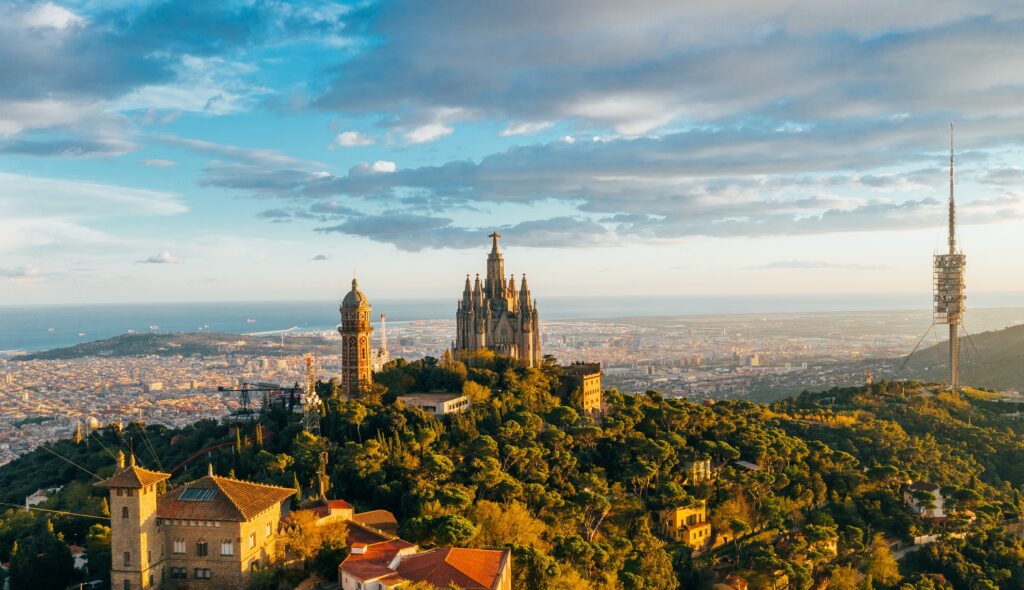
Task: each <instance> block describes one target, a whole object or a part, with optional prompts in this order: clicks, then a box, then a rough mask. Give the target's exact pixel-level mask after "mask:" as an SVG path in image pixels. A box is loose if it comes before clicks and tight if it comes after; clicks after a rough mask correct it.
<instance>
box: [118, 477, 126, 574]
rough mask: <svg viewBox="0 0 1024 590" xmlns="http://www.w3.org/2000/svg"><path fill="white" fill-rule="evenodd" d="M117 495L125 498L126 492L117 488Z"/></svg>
mask: <svg viewBox="0 0 1024 590" xmlns="http://www.w3.org/2000/svg"><path fill="white" fill-rule="evenodd" d="M117 495H118V496H123V495H124V490H122V489H121V488H117ZM127 583H128V582H125V584H127Z"/></svg>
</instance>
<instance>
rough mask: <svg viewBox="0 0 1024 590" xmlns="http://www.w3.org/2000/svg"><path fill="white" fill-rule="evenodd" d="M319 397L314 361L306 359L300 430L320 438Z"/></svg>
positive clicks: (309, 357) (310, 357)
mask: <svg viewBox="0 0 1024 590" xmlns="http://www.w3.org/2000/svg"><path fill="white" fill-rule="evenodd" d="M320 405H321V402H320V396H319V395H317V394H316V361H315V360H314V359H313V356H312V355H310V356H307V357H306V391H305V392H303V394H302V428H303V429H304V430H305V431H306V432H308V433H310V434H312V435H314V436H320Z"/></svg>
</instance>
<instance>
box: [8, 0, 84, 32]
mask: <svg viewBox="0 0 1024 590" xmlns="http://www.w3.org/2000/svg"><path fill="white" fill-rule="evenodd" d="M84 22H85V19H83V18H82V17H80V16H78V15H77V14H75V13H73V12H71V11H70V10H68V9H66V8H64V7H63V6H57V5H56V4H54V3H52V2H45V3H43V4H39V5H37V6H35V7H33V8H32V9H31V10H29V11H28V12H26V13H25V14H24V16H23V17H22V23H24V24H25V26H27V27H29V28H31V29H58V30H63V29H66V28H68V27H73V26H78V25H80V24H82V23H84Z"/></svg>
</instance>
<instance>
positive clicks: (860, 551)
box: [0, 356, 1024, 590]
mask: <svg viewBox="0 0 1024 590" xmlns="http://www.w3.org/2000/svg"><path fill="white" fill-rule="evenodd" d="M463 361H464V362H463ZM421 390H448V391H463V392H465V393H466V394H467V395H469V396H470V397H471V398H472V399H473V400H474V405H473V407H472V408H471V409H470V411H468V412H467V413H465V414H458V415H453V416H448V417H444V418H443V419H439V418H436V417H433V416H430V415H428V414H426V413H424V412H423V411H421V410H419V409H414V408H408V407H405V406H403V405H401V404H397V403H395V402H394V399H395V395H396V394H401V393H405V392H409V391H421ZM319 393H320V394H321V397H322V398H323V399H324V402H325V404H324V406H325V413H324V416H323V418H322V419H321V424H320V429H321V432H322V436H319V437H316V436H312V435H309V434H307V433H305V432H303V431H302V429H301V426H300V425H299V423H298V417H297V416H296V415H292V414H290V413H288V412H285V411H283V410H280V409H274V410H271V412H270V413H269V414H267V415H265V416H264V417H263V418H262V423H263V425H264V427H265V428H266V434H262V435H260V436H257V435H256V432H255V425H253V424H244V425H242V426H241V428H240V429H239V430H238V431H237V432H236V431H235V427H234V426H232V425H230V424H216V423H213V422H210V421H207V422H201V423H197V424H195V425H193V426H189V427H187V428H184V429H180V430H166V429H163V428H159V427H154V426H151V427H148V428H146V429H144V430H143V429H142V428H140V427H139V426H137V425H134V424H132V425H128V426H127V427H126V428H125V430H124V431H123V432H122V431H119V430H117V429H115V428H113V427H108V428H105V429H102V430H99V431H96V432H94V433H91V434H90V435H89V436H88V437H87V438H86V439H85V440H83V441H81V442H79V443H77V444H76V443H75V442H73V441H63V442H60V443H58V444H56V445H53V450H54V452H55V453H57V454H60V455H61V456H63V457H65V458H66V459H68V460H70V461H73V462H74V463H76V464H77V465H80V466H82V467H83V468H84V469H87V470H89V471H91V472H93V473H95V474H97V475H98V476H100V477H102V476H105V475H107V474H109V473H110V472H111V470H112V469H113V460H112V457H111V452H112V451H116V450H117V449H118V448H121V449H126V450H127V449H129V448H135V449H136V450H137V456H138V458H139V461H140V462H141V463H143V464H144V465H145V466H147V467H156V468H163V469H165V470H169V469H170V468H171V467H172V466H173V465H175V464H177V463H179V462H180V461H182V460H183V459H185V458H187V457H189V456H190V455H193V454H195V453H196V452H197V451H199V450H201V449H205V448H209V447H211V446H213V445H217V444H220V443H224V442H227V443H228V445H227V447H226V448H223V449H221V450H219V451H217V452H215V453H214V454H212V455H210V456H209V459H207V457H205V456H204V457H203V459H202V460H200V461H195V462H194V463H193V464H190V465H188V467H187V468H185V469H184V470H182V471H179V472H175V473H174V477H173V479H172V481H171V485H175V484H176V483H180V482H182V481H188V480H190V479H192V478H194V477H196V476H197V475H198V474H200V473H201V472H202V471H203V470H204V468H205V462H206V461H207V460H212V462H213V463H214V468H215V469H216V470H217V471H218V472H219V473H228V472H234V473H235V474H236V475H237V476H238V477H240V478H245V479H251V480H255V481H262V482H267V483H273V484H278V485H284V486H289V487H295V486H300V487H302V488H304V493H308V491H309V490H310V489H311V488H312V484H313V481H314V476H315V470H316V465H317V457H318V456H319V453H320V451H321V450H326V451H327V452H328V455H329V466H328V470H327V471H328V476H329V492H328V495H329V496H330V497H334V498H344V499H346V500H348V501H349V502H351V503H353V504H354V505H355V506H356V507H357V508H359V509H386V510H390V511H392V512H394V513H395V514H396V516H397V517H398V520H399V522H400V524H401V530H400V534H401V536H402V537H403V538H404V539H407V540H409V541H411V542H414V543H417V544H419V545H420V546H421V547H425V548H429V547H434V546H446V545H457V546H468V547H484V546H509V547H511V548H512V549H513V555H514V558H513V576H514V579H515V581H514V585H513V587H514V588H516V590H549V589H554V588H558V589H569V590H583V589H597V590H620V589H622V588H640V587H642V588H650V589H657V590H674V589H677V588H680V587H685V588H687V589H691V588H693V589H709V588H710V587H711V584H712V583H713V582H714V581H716V580H721V579H722V578H723V577H724V576H725V575H726V574H729V573H732V574H737V575H741V576H743V577H745V578H746V579H748V580H749V581H750V587H751V589H752V590H761V589H767V588H773V587H775V588H778V587H787V586H788V587H789V588H792V589H793V590H807V589H808V588H811V587H825V586H826V585H831V586H836V587H844V588H856V587H876V588H897V587H900V586H901V585H904V587H907V586H906V585H909V586H913V587H915V588H918V587H919V588H922V589H924V588H929V589H930V590H935V589H936V588H942V589H944V590H945V589H949V588H982V587H984V588H996V587H1001V588H1019V587H1022V586H1024V568H1022V567H1021V564H1022V563H1024V545H1022V544H1021V540H1020V539H1018V538H1016V537H1013V536H1010V535H1007V534H1006V533H1005V531H1004V530H1003V529H1002V528H1001V526H1000V525H1001V523H1003V522H1004V521H1005V520H1006V519H1008V518H1016V517H1017V516H1018V515H1019V514H1020V511H1021V508H1022V501H1021V495H1020V489H1021V487H1022V486H1024V425H1022V424H1021V423H1020V422H1018V421H1014V420H1010V419H1007V418H1005V417H1003V416H1001V415H1000V414H999V413H997V411H994V410H992V409H990V408H989V405H990V404H989V402H986V401H985V400H983V399H977V398H973V397H971V398H967V397H961V396H958V395H951V394H949V393H944V392H941V391H939V390H938V389H937V388H933V387H927V386H924V385H922V384H919V383H901V384H899V386H891V385H889V384H881V383H880V384H876V385H875V386H874V387H873V388H872V389H870V390H866V389H864V388H847V389H833V390H830V391H827V392H821V393H816V394H811V393H805V394H802V395H800V396H799V397H796V398H790V399H787V400H784V401H782V402H779V403H776V404H772V405H770V406H769V405H760V404H754V403H750V402H745V401H726V402H718V403H715V404H713V405H703V404H694V403H689V402H686V401H684V400H674V399H666V398H664V397H663V396H661V395H660V394H658V393H657V392H649V393H647V394H646V395H637V396H628V395H622V394H620V393H618V392H616V391H614V390H611V391H608V392H606V395H605V401H606V414H605V416H604V418H603V420H602V421H600V422H599V423H595V422H593V421H591V420H590V419H588V418H585V417H582V416H581V414H580V413H579V411H578V409H577V408H575V407H574V404H575V400H576V397H575V395H576V394H575V392H574V391H573V390H572V389H571V388H566V387H564V382H563V379H562V376H561V374H560V370H559V369H558V367H557V366H555V365H553V364H548V365H545V366H543V367H542V368H541V369H539V370H538V369H526V368H523V367H521V366H517V365H516V364H515V363H513V362H511V361H509V360H508V359H503V358H494V357H490V358H488V357H481V356H473V357H468V358H464V359H462V360H456V361H452V360H447V361H436V360H434V359H426V360H423V361H416V362H412V363H406V362H405V361H403V360H398V361H394V362H392V363H391V364H389V365H388V366H387V367H386V368H385V370H384V371H383V372H381V373H379V374H378V375H377V387H376V388H375V389H374V390H373V391H372V392H369V393H367V394H366V395H365V396H364V397H362V398H361V399H359V400H356V401H345V400H344V399H342V398H340V397H338V393H337V391H336V390H332V387H331V386H330V385H329V384H323V385H322V387H321V388H320V390H319ZM100 443H102V444H100ZM695 459H706V460H710V461H711V466H712V470H711V471H712V475H711V479H710V480H703V481H699V480H695V479H692V478H691V477H690V476H688V473H689V470H688V469H687V462H688V461H693V460H695ZM737 461H743V462H745V463H744V464H743V465H747V467H744V466H743V465H740V464H739V463H737ZM750 465H754V467H753V468H750V467H749V466H750ZM91 479H92V477H91V476H90V475H88V474H86V473H84V472H83V471H81V470H80V469H78V468H77V467H75V466H73V465H72V464H71V463H68V462H66V461H65V460H64V459H62V458H60V457H58V456H57V455H56V454H54V453H49V452H47V451H45V450H42V449H40V450H37V451H35V452H33V453H31V454H29V455H27V456H25V457H23V458H21V459H19V460H18V461H15V462H13V463H11V464H9V465H6V466H4V467H0V499H2V501H3V502H8V503H11V504H19V503H20V502H21V501H22V499H23V498H24V495H25V494H27V493H29V492H31V491H33V490H35V489H37V488H39V487H47V486H55V485H65V486H66V487H65V489H64V490H62V491H61V492H59V493H58V494H56V495H55V497H54V498H53V499H51V500H50V501H49V502H48V503H47V504H46V505H44V507H47V508H55V509H64V510H71V511H74V512H77V513H82V514H100V512H101V511H102V509H103V508H102V503H101V498H100V495H99V493H98V491H96V490H94V489H92V488H91V487H90V485H89V484H90V483H91ZM908 479H921V480H926V481H928V482H932V483H934V484H936V485H938V486H941V487H942V490H943V493H944V494H946V498H947V504H946V505H947V507H948V508H949V509H954V508H955V509H958V510H961V511H962V512H961V513H962V514H967V511H970V513H973V514H975V515H976V516H977V518H976V520H975V521H974V522H971V521H970V520H969V519H966V518H962V517H957V518H951V519H949V520H948V521H945V522H944V523H939V522H934V521H931V520H928V519H924V518H921V517H918V516H915V515H914V514H913V513H911V512H910V511H909V510H908V509H907V508H906V506H905V505H904V501H903V498H902V492H901V490H902V487H901V486H902V485H903V482H905V481H907V480H908ZM702 503H706V506H707V509H708V521H709V522H710V524H711V527H712V530H713V531H714V534H715V535H717V536H716V537H715V538H717V539H719V541H721V543H720V545H719V546H717V547H716V548H715V549H714V551H711V552H709V553H706V554H704V555H703V556H699V557H693V556H691V550H690V549H688V548H687V547H685V546H684V545H682V544H681V543H678V542H666V541H665V540H663V538H662V537H661V534H660V533H659V532H658V531H659V530H660V525H659V521H658V517H657V515H658V511H659V510H661V509H665V508H671V507H676V506H688V505H701V504H702ZM45 518H46V517H45V516H40V515H38V514H25V513H24V512H22V511H20V510H14V509H12V510H10V511H8V512H6V513H5V514H3V515H0V560H4V559H6V558H7V557H8V555H9V554H10V550H11V547H12V544H13V542H14V540H15V539H19V540H21V539H25V538H30V537H32V536H33V535H36V536H40V535H41V536H43V537H45V538H47V539H49V538H51V537H53V536H54V535H55V534H56V533H59V534H62V535H63V539H65V540H66V542H78V543H81V542H84V537H85V536H86V535H87V534H88V527H89V525H91V524H92V522H91V521H87V520H85V521H84V520H82V519H81V518H78V517H72V516H58V517H54V516H52V515H51V516H50V518H51V520H52V522H53V529H54V531H56V533H54V532H47V529H46V527H45V526H44V525H45V520H44V519H45ZM94 528H95V527H94ZM957 531H960V532H963V533H964V534H965V535H966V536H967V539H966V541H957V540H947V541H942V542H939V543H935V544H934V545H930V546H929V547H927V548H925V549H922V550H920V551H918V552H917V553H915V554H914V555H913V556H912V557H909V558H907V559H905V560H903V561H902V562H900V563H899V564H897V562H896V561H895V560H894V557H893V553H892V551H891V550H890V548H889V543H890V542H896V541H899V542H903V543H907V542H910V540H911V538H912V537H914V536H916V535H921V534H925V533H936V534H940V533H944V532H957ZM47 535H49V536H47ZM19 542H21V541H19ZM830 544H831V545H833V546H835V547H837V548H838V552H836V550H830V549H828V547H829V546H830ZM325 550H326V549H325ZM331 551H334V553H331V554H330V555H333V556H335V558H337V556H338V554H337V551H336V548H331ZM328 557H329V556H328ZM994 564H1001V565H1000V567H992V566H993V565H994ZM1006 564H1009V565H1006ZM924 574H942V576H943V577H941V578H937V577H929V578H925V577H922V575H924ZM782 576H784V577H785V579H786V580H787V581H786V583H785V584H782V585H781V586H780V580H781V579H782ZM926 582H927V583H926ZM844 584H845V585H844Z"/></svg>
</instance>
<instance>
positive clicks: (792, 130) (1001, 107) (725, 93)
mask: <svg viewBox="0 0 1024 590" xmlns="http://www.w3.org/2000/svg"><path fill="white" fill-rule="evenodd" d="M1022 31H1024V5H1017V4H1014V3H1003V2H982V1H975V2H959V1H956V0H938V1H936V0H928V1H925V0H907V1H905V2H901V3H898V4H895V5H894V4H893V3H891V2H888V1H886V2H882V1H874V0H867V1H865V2H859V3H849V2H822V1H816V0H808V1H772V0H759V1H756V2H755V1H723V2H716V3H681V2H643V3H623V2H604V1H587V2H583V1H579V2H575V1H566V2H557V3H552V2H543V1H538V2H532V1H524V2H504V3H479V2H454V1H444V0H441V1H435V2H429V3H422V2H411V1H409V2H401V1H399V2H387V1H381V2H363V3H351V4H345V3H299V2H277V1H260V2H178V1H173V2H127V1H120V0H115V1H106V2H88V1H69V2H64V3H57V2H42V3H39V2H6V3H2V4H0V55H2V57H3V58H2V59H0V302H5V303H72V304H73V303H87V302H88V303H91V302H114V301H192V300H233V299H318V298H334V297H337V296H338V294H339V293H340V292H341V291H343V290H344V289H345V288H346V286H347V284H348V282H349V280H350V278H351V276H352V274H353V272H355V273H357V274H358V276H359V277H360V281H361V284H362V285H363V286H364V288H365V289H366V290H367V292H368V293H370V294H371V296H380V297H416V296H452V297H456V296H457V295H458V292H459V291H460V289H461V285H462V281H463V277H464V275H465V274H466V273H476V272H481V271H482V270H483V266H484V258H485V255H486V251H487V248H488V240H487V238H486V235H487V234H489V233H490V232H491V231H492V230H493V229H495V228H497V229H499V231H501V232H502V233H503V234H504V235H505V238H504V243H505V251H506V268H507V269H508V270H509V271H510V272H514V273H516V274H519V273H527V274H528V275H529V276H530V284H531V287H532V288H533V290H534V291H535V292H536V293H537V295H538V296H541V297H543V295H544V294H550V295H577V294H608V295H621V294H629V293H639V294H716V293H743V294H757V293H765V294H780V293H857V292H866V293H867V292H870V293H910V292H917V291H922V292H927V291H928V290H929V289H930V270H929V264H930V255H931V253H932V252H933V250H935V249H937V248H940V247H942V245H943V243H944V229H943V223H944V200H945V198H946V191H947V182H948V177H947V174H948V172H947V169H946V161H947V158H948V152H947V149H948V147H947V146H948V141H949V138H948V124H949V122H950V121H955V122H956V126H957V145H958V167H957V172H958V177H957V178H958V182H957V194H958V201H959V203H960V205H961V207H960V221H961V224H962V226H961V243H962V245H963V247H964V248H965V250H966V251H967V254H968V260H969V264H970V267H969V271H968V281H969V283H968V284H969V288H970V289H972V290H974V291H975V292H1015V291H1024V278H1022V277H1024V261H1022V260H1020V257H1016V256H1013V255H1012V253H1014V252H1019V251H1021V249H1022V247H1024V231H1022V229H1024V225H1022V218H1024V202H1022V199H1024V192H1022V183H1024V153H1022V138H1024V49H1022V48H1021V44H1020V38H1021V32H1022Z"/></svg>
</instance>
